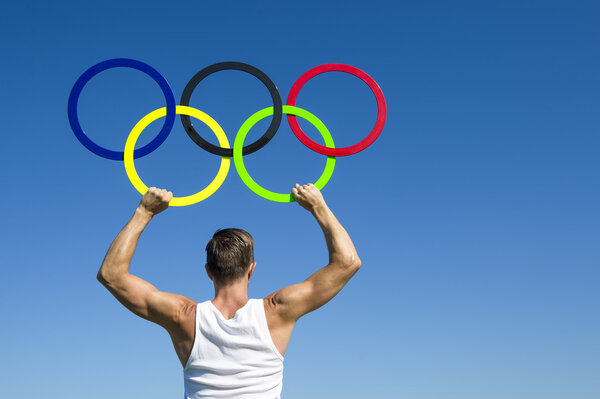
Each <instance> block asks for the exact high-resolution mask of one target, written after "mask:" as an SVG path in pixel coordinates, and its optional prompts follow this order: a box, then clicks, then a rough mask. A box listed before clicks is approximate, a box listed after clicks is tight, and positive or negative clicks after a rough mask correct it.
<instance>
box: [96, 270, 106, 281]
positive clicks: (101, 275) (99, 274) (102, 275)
mask: <svg viewBox="0 0 600 399" xmlns="http://www.w3.org/2000/svg"><path fill="white" fill-rule="evenodd" d="M96 279H97V280H98V282H99V283H100V284H102V285H106V284H107V283H108V281H107V280H106V277H105V276H104V273H102V269H100V270H99V271H98V274H97V275H96Z"/></svg>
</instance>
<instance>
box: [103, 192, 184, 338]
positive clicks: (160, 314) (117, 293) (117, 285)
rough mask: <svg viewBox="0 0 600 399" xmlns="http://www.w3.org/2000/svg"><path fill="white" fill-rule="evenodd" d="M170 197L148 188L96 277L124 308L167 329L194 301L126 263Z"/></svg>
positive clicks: (178, 319) (174, 326)
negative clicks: (133, 270) (141, 275)
mask: <svg viewBox="0 0 600 399" xmlns="http://www.w3.org/2000/svg"><path fill="white" fill-rule="evenodd" d="M172 197H173V195H172V194H171V193H170V192H167V191H165V190H158V189H155V188H151V189H150V190H149V191H148V192H147V193H146V195H144V197H143V198H142V201H141V202H140V205H139V206H138V208H137V209H136V210H135V213H134V215H133V217H132V218H131V219H130V220H129V222H128V223H127V225H126V226H125V227H124V228H123V230H121V232H120V233H119V235H117V238H115V240H114V241H113V243H112V244H111V246H110V248H109V249H108V252H107V253H106V256H105V258H104V261H103V262H102V266H101V267H100V270H99V271H98V280H99V281H100V282H101V283H102V284H103V285H104V286H105V287H106V288H107V289H108V290H109V291H110V293H111V294H113V295H114V297H115V298H117V299H118V300H119V302H121V303H122V304H123V305H124V306H125V307H127V309H129V310H131V311H132V312H133V313H135V314H137V315H138V316H140V317H143V318H144V319H147V320H150V321H152V322H154V323H157V324H159V325H161V326H163V327H165V328H166V329H167V330H168V331H169V332H170V333H173V332H174V330H175V329H177V327H178V326H179V324H180V321H181V319H182V316H183V315H184V314H185V313H186V312H187V311H188V310H189V309H190V308H191V307H193V306H194V305H195V302H194V301H192V300H191V299H189V298H186V297H183V296H181V295H175V294H170V293H166V292H161V291H159V290H157V289H156V288H155V287H154V286H153V285H152V284H150V283H148V282H146V281H144V280H142V279H141V278H139V277H136V276H134V275H132V274H130V273H129V263H130V262H131V258H132V257H133V253H134V251H135V248H136V245H137V242H138V239H139V238H140V235H141V234H142V231H144V229H145V227H146V226H147V225H148V223H149V222H150V221H151V220H152V218H153V217H154V215H156V214H158V213H160V212H162V211H163V210H164V209H166V208H167V207H168V206H169V201H170V200H171V198H172Z"/></svg>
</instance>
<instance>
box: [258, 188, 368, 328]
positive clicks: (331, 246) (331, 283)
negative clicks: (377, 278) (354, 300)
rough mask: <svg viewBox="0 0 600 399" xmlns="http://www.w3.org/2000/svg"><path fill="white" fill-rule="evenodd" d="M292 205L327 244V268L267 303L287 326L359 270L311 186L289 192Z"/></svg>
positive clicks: (348, 244)
mask: <svg viewBox="0 0 600 399" xmlns="http://www.w3.org/2000/svg"><path fill="white" fill-rule="evenodd" d="M292 193H293V195H294V196H295V198H296V201H297V202H298V203H299V204H300V205H301V206H302V207H303V208H305V209H306V210H308V211H309V212H311V213H312V215H313V216H314V217H315V219H316V220H317V222H318V223H319V225H320V226H321V229H322V230H323V234H324V235H325V240H326V242H327V249H328V251H329V264H328V265H327V266H325V267H323V268H322V269H320V270H318V271H317V272H315V273H314V274H313V275H312V276H310V277H309V278H308V279H306V280H305V281H304V282H302V283H300V284H295V285H291V286H289V287H286V288H283V289H281V290H279V291H277V292H275V293H273V294H272V295H271V296H269V297H268V298H267V299H268V301H270V302H271V304H272V305H271V306H273V308H274V309H275V312H276V313H277V314H278V315H279V316H280V317H281V318H282V319H283V320H287V321H289V322H295V321H296V320H298V319H299V318H300V317H301V316H303V315H305V314H307V313H309V312H312V311H313V310H315V309H318V308H320V307H321V306H323V305H324V304H326V303H327V302H329V301H330V300H331V299H332V298H333V297H334V296H336V295H337V293H338V292H340V291H341V290H342V288H344V286H345V285H346V283H348V281H350V279H351V278H352V276H354V274H355V273H356V272H357V271H358V269H359V268H360V266H361V262H360V259H359V257H358V254H357V253H356V249H355V248H354V244H353V243H352V240H351V239H350V236H349V235H348V233H347V232H346V230H345V229H344V227H342V225H341V224H340V222H339V221H338V220H337V219H336V217H335V216H334V214H333V212H331V210H330V209H329V207H328V206H327V204H326V203H325V200H324V199H323V196H322V195H321V193H320V192H319V190H318V189H317V188H316V187H315V186H313V185H312V184H308V185H304V186H300V185H298V184H296V187H295V188H294V189H292Z"/></svg>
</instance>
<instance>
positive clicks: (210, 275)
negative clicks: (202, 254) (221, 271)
mask: <svg viewBox="0 0 600 399" xmlns="http://www.w3.org/2000/svg"><path fill="white" fill-rule="evenodd" d="M204 269H206V274H207V275H208V278H209V279H210V280H211V281H214V280H213V276H212V274H210V272H209V271H208V265H204Z"/></svg>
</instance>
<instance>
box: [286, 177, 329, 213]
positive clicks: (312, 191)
mask: <svg viewBox="0 0 600 399" xmlns="http://www.w3.org/2000/svg"><path fill="white" fill-rule="evenodd" d="M292 195H293V196H294V198H296V202H297V203H298V204H300V206H301V207H302V208H304V209H306V210H307V211H310V212H314V211H315V210H316V209H318V208H320V207H324V206H326V204H325V199H324V198H323V194H321V192H320V191H319V189H318V188H316V187H315V186H314V185H313V184H312V183H308V184H305V185H303V186H301V185H299V184H298V183H296V186H295V187H294V188H292Z"/></svg>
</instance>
